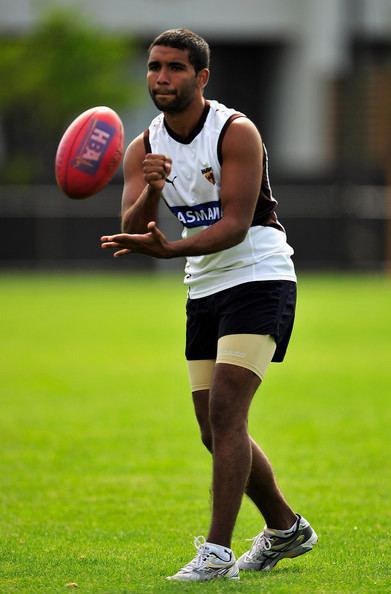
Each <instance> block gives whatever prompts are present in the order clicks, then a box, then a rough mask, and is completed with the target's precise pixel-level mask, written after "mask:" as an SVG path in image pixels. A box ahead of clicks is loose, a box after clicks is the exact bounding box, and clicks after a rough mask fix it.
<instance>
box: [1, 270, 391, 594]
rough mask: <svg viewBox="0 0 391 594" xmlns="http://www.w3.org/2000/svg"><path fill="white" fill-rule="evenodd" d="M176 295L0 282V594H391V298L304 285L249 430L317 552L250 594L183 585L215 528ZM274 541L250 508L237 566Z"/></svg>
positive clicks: (180, 296) (367, 290) (371, 288)
mask: <svg viewBox="0 0 391 594" xmlns="http://www.w3.org/2000/svg"><path fill="white" fill-rule="evenodd" d="M184 301H185V291H184V289H183V288H182V287H181V279H180V278H178V277H164V278H162V277H156V278H154V277H151V278H149V279H148V278H142V277H139V276H136V277H135V276H134V275H131V274H129V277H123V276H121V277H117V276H109V275H102V276H98V275H89V274H86V275H77V274H74V275H71V274H69V275H47V276H44V275H20V276H19V275H5V276H3V277H2V279H1V280H0V312H1V313H0V328H1V334H2V341H1V356H0V368H1V369H0V371H1V376H0V377H1V381H0V395H1V400H0V402H1V410H0V506H1V508H0V592H1V594H14V593H26V594H38V593H39V594H41V593H50V594H52V593H53V594H56V593H61V592H66V591H69V590H68V589H67V588H66V585H67V584H69V583H72V582H75V583H77V584H78V586H79V589H78V590H77V591H79V592H81V593H94V594H125V593H137V594H144V593H159V594H160V593H161V594H164V593H168V592H169V593H171V592H175V593H180V594H182V593H183V592H185V593H187V592H206V590H208V592H211V593H217V592H219V593H220V592H228V593H229V592H235V593H241V592H243V593H244V592H245V593H248V594H258V593H263V594H269V593H271V594H277V593H279V594H317V593H319V594H320V593H327V594H330V593H331V594H337V593H342V592H343V593H356V592H357V593H368V594H372V593H374V592H379V593H384V592H391V573H390V566H391V553H390V520H391V517H390V516H391V510H390V507H391V506H390V493H391V471H390V460H391V447H390V434H391V431H390V421H391V404H390V400H391V399H390V385H391V280H390V279H386V278H381V277H371V276H348V277H345V278H344V277H342V276H341V277H336V278H332V277H311V276H308V277H307V276H305V277H304V278H303V279H301V282H300V287H299V306H298V315H297V323H296V328H295V333H294V337H293V339H292V343H291V346H290V350H289V352H288V356H287V359H286V362H285V363H284V364H283V365H272V366H271V367H270V369H269V370H268V374H267V376H266V379H265V382H264V385H263V386H262V388H261V389H260V391H259V393H258V394H257V397H256V399H255V401H254V404H253V408H252V411H251V419H250V427H251V431H252V433H253V435H254V437H255V438H256V439H257V440H259V441H260V443H261V444H262V445H263V446H264V448H265V450H266V451H267V453H268V455H269V457H270V458H271V461H272V463H273V465H274V468H275V470H276V473H277V476H278V477H279V483H280V485H281V487H282V489H283V491H284V492H285V494H286V496H287V498H288V499H289V501H290V502H291V504H292V506H293V507H294V508H295V509H296V510H297V511H298V512H300V513H303V515H305V516H306V517H307V518H308V519H309V520H310V521H311V522H312V524H313V525H314V527H315V529H316V530H317V532H318V534H319V537H320V540H319V545H318V546H317V547H316V549H315V550H314V551H313V552H312V553H311V554H309V555H305V556H304V557H301V558H299V559H297V560H293V561H290V560H285V561H282V562H281V563H280V564H279V565H278V566H277V568H276V569H275V570H274V571H273V572H271V573H270V574H267V573H266V574H260V575H258V574H256V575H253V574H250V575H248V574H243V575H242V579H241V581H240V582H238V583H230V582H216V583H210V584H207V585H205V584H203V585H199V584H188V585H183V584H173V583H169V582H167V581H166V580H165V576H166V575H169V574H171V573H173V572H175V571H176V570H177V569H178V568H179V567H180V566H181V565H182V564H184V563H186V562H188V561H189V560H190V559H191V558H192V556H193V554H194V552H195V551H194V550H193V548H192V539H193V536H194V535H198V534H205V533H206V531H207V528H208V519H209V486H210V459H209V456H208V454H207V453H206V452H204V451H203V449H202V447H201V445H200V442H199V438H198V430H197V427H196V423H195V421H194V418H193V413H192V405H191V399H190V397H189V390H188V384H187V376H186V369H185V365H184V360H183V355H182V353H183V342H184V328H183V325H184V312H183V306H184ZM261 527H262V522H261V521H260V518H259V517H258V516H257V514H256V511H255V509H254V508H253V506H252V505H251V504H250V503H249V502H248V501H244V503H243V506H242V509H241V512H240V516H239V519H238V523H237V527H236V530H235V537H234V542H233V548H234V550H235V551H236V553H237V554H241V553H242V552H243V551H244V550H246V548H247V547H248V543H246V541H245V539H246V538H249V537H251V536H254V534H255V533H257V532H258V531H259V530H260V529H261Z"/></svg>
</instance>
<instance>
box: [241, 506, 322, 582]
mask: <svg viewBox="0 0 391 594" xmlns="http://www.w3.org/2000/svg"><path fill="white" fill-rule="evenodd" d="M297 517H298V522H297V526H296V529H295V530H294V531H293V532H292V533H291V534H288V535H287V536H279V535H278V534H276V532H275V531H274V530H272V529H270V528H265V529H264V531H263V532H261V533H260V534H258V536H256V537H255V538H253V546H252V547H251V549H250V550H249V551H247V553H244V554H243V555H242V556H241V557H240V558H239V559H238V565H239V569H242V570H244V571H269V570H270V569H273V567H274V566H275V565H276V563H278V561H280V560H281V559H284V558H288V557H289V558H292V557H298V556H299V555H303V554H304V553H307V552H308V551H310V550H311V549H312V547H313V546H314V545H315V544H316V543H317V542H318V537H317V535H316V533H315V530H313V529H312V528H311V526H310V524H309V522H307V520H306V519H305V518H302V517H301V516H299V515H298V516H297Z"/></svg>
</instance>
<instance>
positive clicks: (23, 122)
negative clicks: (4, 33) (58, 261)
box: [0, 9, 140, 184]
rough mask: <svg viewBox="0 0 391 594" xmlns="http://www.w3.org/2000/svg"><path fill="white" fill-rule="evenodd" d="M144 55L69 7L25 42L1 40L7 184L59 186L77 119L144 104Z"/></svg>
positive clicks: (0, 126) (0, 118)
mask: <svg viewBox="0 0 391 594" xmlns="http://www.w3.org/2000/svg"><path fill="white" fill-rule="evenodd" d="M136 50H137V47H136V44H135V42H134V41H132V40H130V39H129V38H127V37H124V36H120V35H118V34H110V33H107V32H106V31H102V30H101V29H99V28H97V27H95V26H91V24H87V22H85V21H84V18H83V16H82V15H81V14H76V15H75V13H74V11H72V13H70V12H68V11H66V10H64V9H61V10H58V9H56V10H55V11H54V12H53V11H51V12H50V13H48V14H46V15H44V16H42V19H41V21H40V23H39V24H38V26H37V27H36V28H35V29H34V30H32V31H31V32H29V33H27V34H25V35H24V36H23V37H7V38H0V81H1V86H0V136H1V139H2V145H3V147H2V155H0V183H19V184H20V183H34V182H35V183H39V182H41V183H42V182H49V181H50V182H51V181H53V180H54V158H55V153H56V150H57V145H58V143H59V141H60V138H61V136H62V134H63V132H64V130H65V129H66V128H67V127H68V125H69V124H70V122H71V121H72V120H73V119H74V117H76V116H77V115H78V114H79V113H81V112H82V111H84V110H85V109H89V108H90V107H94V106H97V105H107V106H109V107H111V108H113V109H115V110H117V109H119V108H121V107H124V106H129V105H132V104H134V103H136V102H137V99H138V92H139V88H140V86H139V83H137V82H136V83H135V82H134V81H133V82H132V80H131V66H132V62H133V60H134V57H135V55H136Z"/></svg>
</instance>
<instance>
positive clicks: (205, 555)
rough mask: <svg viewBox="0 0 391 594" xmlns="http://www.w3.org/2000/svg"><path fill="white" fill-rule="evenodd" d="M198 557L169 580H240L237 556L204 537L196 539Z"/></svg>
mask: <svg viewBox="0 0 391 594" xmlns="http://www.w3.org/2000/svg"><path fill="white" fill-rule="evenodd" d="M194 546H195V548H196V549H197V555H196V556H195V557H194V559H193V560H192V561H190V563H188V564H187V565H185V566H184V567H182V569H180V570H179V571H178V572H177V573H176V574H175V575H172V576H170V577H168V578H167V579H168V580H173V581H178V582H189V581H191V582H202V581H203V582H206V581H209V580H215V579H220V578H225V579H229V580H238V579H240V578H239V567H238V563H237V561H236V559H235V555H234V554H233V552H232V551H231V549H228V548H226V547H223V546H221V545H216V544H213V543H211V542H206V541H205V538H204V537H203V536H198V537H196V538H195V539H194Z"/></svg>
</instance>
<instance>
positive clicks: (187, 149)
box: [144, 101, 296, 299]
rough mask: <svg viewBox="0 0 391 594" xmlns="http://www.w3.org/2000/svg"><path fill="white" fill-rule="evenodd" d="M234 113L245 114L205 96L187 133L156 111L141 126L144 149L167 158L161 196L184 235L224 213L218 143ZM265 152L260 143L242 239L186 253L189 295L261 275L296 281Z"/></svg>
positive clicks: (194, 231) (260, 278)
mask: <svg viewBox="0 0 391 594" xmlns="http://www.w3.org/2000/svg"><path fill="white" fill-rule="evenodd" d="M236 117H245V116H243V114H240V113H238V112H237V111H235V110H234V109H228V108H227V107H225V106H224V105H222V104H221V103H218V102H217V101H207V102H206V106H205V110H204V113H203V116H202V117H201V119H200V122H199V123H198V125H197V127H196V129H195V130H193V132H192V134H191V135H190V136H189V137H188V138H186V139H183V138H180V137H178V136H177V135H176V134H175V133H174V132H173V131H172V130H170V128H169V127H168V125H167V123H166V122H165V120H164V116H163V114H160V115H158V116H157V117H156V118H155V119H154V120H153V121H152V122H151V124H150V126H149V129H148V130H146V131H145V134H144V142H145V147H146V151H147V152H152V153H158V154H164V155H168V156H169V157H171V159H172V170H171V174H170V177H169V178H168V179H167V180H166V184H165V187H164V189H163V193H162V196H163V199H164V201H165V202H166V204H167V206H168V208H169V209H170V210H171V212H172V213H173V214H174V215H175V216H176V217H177V218H178V220H179V221H180V223H181V224H182V225H183V232H182V237H184V238H186V237H189V236H191V235H194V234H195V233H199V232H200V231H202V230H204V229H207V228H208V226H210V225H213V224H214V223H216V221H218V220H219V219H220V218H221V217H223V216H224V214H223V212H222V207H221V201H220V188H221V161H222V157H221V146H222V141H223V137H224V133H225V130H226V129H227V127H228V125H229V124H230V122H231V121H232V120H233V119H235V118H236ZM276 205H277V202H276V201H275V200H274V198H273V197H272V194H271V189H270V184H269V177H268V169H267V153H266V149H265V147H264V171H263V181H262V189H261V193H260V196H259V199H258V203H257V207H256V211H255V215H254V220H253V222H252V225H251V227H250V228H249V230H248V233H247V235H246V237H245V239H244V240H243V241H242V242H241V243H239V244H238V245H235V246H234V247H232V248H229V249H226V250H223V251H220V252H216V253H214V254H208V255H205V256H191V257H190V256H189V257H187V258H186V260H187V263H186V267H185V281H184V282H185V284H186V285H187V286H188V288H189V297H190V298H192V299H196V298H200V297H206V296H207V295H211V294H213V293H216V292H218V291H222V290H224V289H228V288H229V287H232V286H235V285H239V284H241V283H246V282H250V281H260V280H279V279H280V280H281V279H284V280H291V281H295V280H296V276H295V271H294V266H293V262H292V260H291V255H292V254H293V250H292V248H291V247H290V246H289V245H288V244H287V241H286V235H285V231H284V228H283V227H282V226H281V225H280V224H279V222H278V220H277V217H276V215H275V212H274V210H275V207H276Z"/></svg>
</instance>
